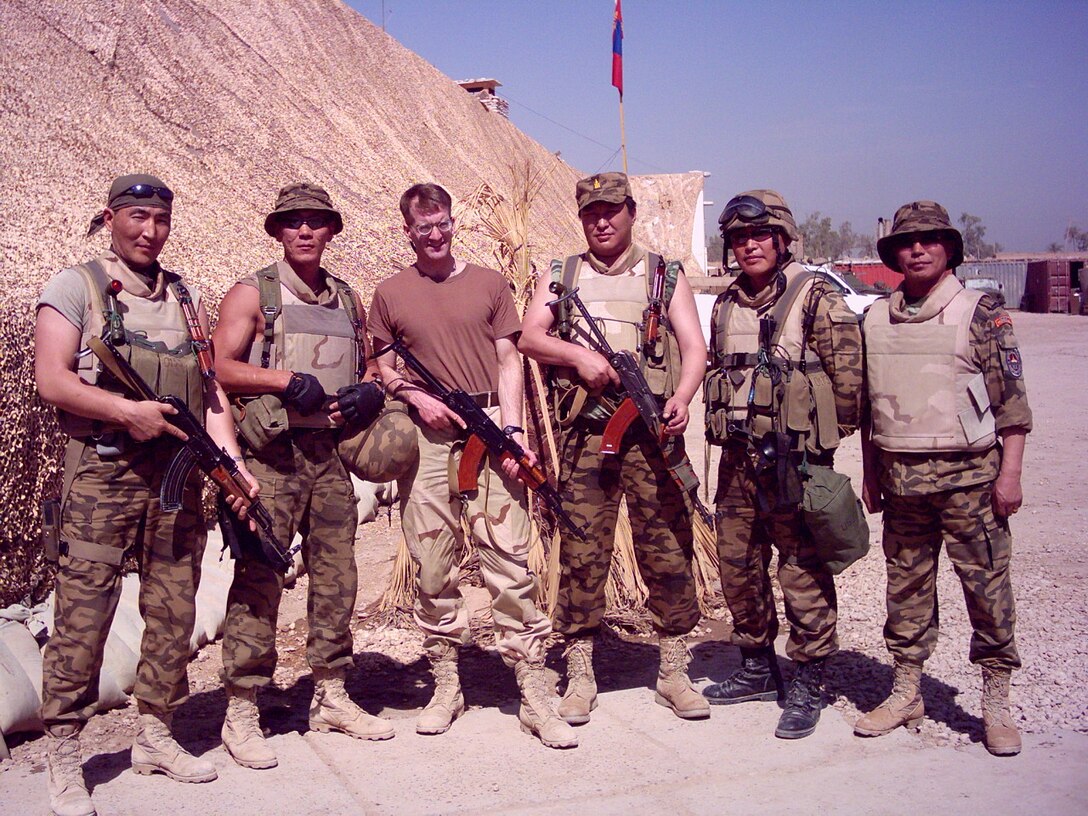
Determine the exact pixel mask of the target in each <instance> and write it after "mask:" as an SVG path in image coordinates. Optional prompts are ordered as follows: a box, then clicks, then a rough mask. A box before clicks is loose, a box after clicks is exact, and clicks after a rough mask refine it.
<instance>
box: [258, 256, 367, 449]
mask: <svg viewBox="0 0 1088 816" xmlns="http://www.w3.org/2000/svg"><path fill="white" fill-rule="evenodd" d="M279 270H280V268H279V263H274V264H271V265H269V266H267V267H265V268H264V269H262V270H261V271H260V272H258V273H257V275H256V285H257V289H258V291H259V292H260V301H261V314H262V315H264V334H263V338H262V342H261V344H260V345H259V346H258V345H257V344H256V343H254V344H253V345H252V346H251V347H250V351H249V360H248V362H249V364H250V365H255V366H260V367H261V368H275V369H277V370H281V371H300V372H303V373H306V374H313V375H314V376H315V377H317V380H318V382H320V383H321V387H322V389H324V391H325V393H326V394H329V395H330V397H329V399H328V400H327V401H326V403H325V406H324V408H328V406H329V405H330V404H331V403H333V402H335V401H336V396H335V394H336V391H337V390H338V389H340V388H343V387H344V386H346V385H351V384H352V383H356V382H359V381H360V380H362V378H363V373H364V372H365V370H366V357H365V352H364V351H363V349H364V348H365V346H364V345H363V333H364V331H365V329H364V328H363V324H362V320H361V319H360V315H359V311H358V309H357V308H356V300H355V293H354V291H353V290H352V288H351V287H350V286H349V285H348V284H347V283H345V282H344V281H342V280H340V279H339V278H336V277H333V276H332V275H329V276H328V283H329V286H331V287H332V289H333V291H334V294H335V295H336V297H335V298H334V299H330V300H329V301H328V302H327V303H325V304H319V303H307V302H305V301H304V300H302V299H301V298H300V297H298V295H296V294H295V293H294V292H293V291H291V288H290V287H289V286H287V285H286V284H283V283H282V281H281V280H280V271H279ZM252 282H253V279H252V278H251V279H249V280H247V281H243V283H250V284H252ZM248 401H249V399H247V398H243V399H242V403H243V405H244V404H245V403H246V402H248ZM287 422H288V427H291V428H334V427H336V426H335V425H334V424H333V421H332V419H331V418H330V417H329V414H328V411H327V410H319V411H315V412H314V413H313V414H310V415H309V416H303V415H302V414H300V413H298V411H296V410H295V409H294V408H291V407H288V408H287Z"/></svg>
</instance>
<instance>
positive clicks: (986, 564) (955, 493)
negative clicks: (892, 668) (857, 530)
mask: <svg viewBox="0 0 1088 816" xmlns="http://www.w3.org/2000/svg"><path fill="white" fill-rule="evenodd" d="M970 332H971V338H970V342H971V353H972V356H973V359H974V363H975V365H976V366H977V367H978V370H979V371H981V372H982V373H983V375H984V376H985V381H986V391H987V394H988V395H989V398H990V404H991V406H992V409H993V414H994V420H995V424H996V428H997V430H998V431H999V432H1000V431H1001V430H1002V429H1011V428H1019V429H1022V430H1024V431H1030V430H1031V425H1032V418H1031V409H1030V408H1029V407H1028V402H1027V390H1026V388H1025V385H1024V380H1023V372H1022V364H1021V362H1020V357H1019V349H1018V343H1017V341H1016V336H1015V335H1014V334H1013V327H1012V320H1011V318H1010V317H1009V315H1008V312H1006V311H1005V309H1004V308H1002V307H1000V306H998V305H997V303H996V302H995V301H994V300H993V299H992V298H991V297H990V296H984V297H983V298H982V300H981V301H980V302H979V305H978V307H977V308H976V310H975V313H974V316H973V318H972V321H971V327H970ZM1000 466H1001V449H1000V447H999V446H997V445H995V446H994V447H992V448H990V449H989V450H987V451H983V452H981V453H976V452H965V453H953V452H946V453H895V452H891V451H880V486H881V490H882V492H883V494H884V556H885V560H886V562H887V567H888V620H887V623H886V624H885V626H884V639H885V641H886V642H887V645H888V650H889V651H890V652H891V653H892V655H893V657H895V658H896V659H897V660H899V661H902V662H905V663H910V664H915V665H921V664H922V663H923V662H925V660H926V659H927V658H928V657H929V656H930V655H931V654H932V653H933V649H934V648H935V647H936V644H937V632H938V613H937V588H936V576H937V569H936V568H937V558H938V554H939V552H940V546H941V543H942V541H943V542H944V545H945V549H946V551H947V553H948V558H949V560H950V561H951V562H952V566H953V567H954V568H955V570H956V573H957V575H958V576H959V578H960V582H961V583H962V585H963V592H964V597H965V598H966V601H967V612H968V616H969V617H970V620H971V626H972V629H973V634H972V637H971V651H970V659H971V662H973V663H979V664H981V665H983V666H987V667H990V668H1007V669H1015V668H1019V666H1020V658H1019V655H1018V654H1017V650H1016V641H1015V638H1014V635H1013V629H1014V626H1015V622H1016V612H1015V606H1014V602H1013V592H1012V582H1011V579H1010V575H1009V558H1010V555H1011V552H1012V538H1011V535H1010V533H1009V526H1008V520H1007V519H1003V518H998V517H996V516H995V515H994V512H993V506H992V503H991V495H992V488H993V482H994V479H996V478H997V474H998V471H999V469H1000Z"/></svg>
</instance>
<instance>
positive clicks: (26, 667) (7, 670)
mask: <svg viewBox="0 0 1088 816" xmlns="http://www.w3.org/2000/svg"><path fill="white" fill-rule="evenodd" d="M41 704H42V656H41V652H40V651H39V650H38V642H37V641H36V640H34V636H33V635H31V634H30V632H29V631H28V630H27V628H26V627H25V626H24V625H23V624H21V623H17V622H15V621H0V758H3V759H7V758H8V757H9V753H8V750H7V744H6V742H5V741H4V736H5V735H7V734H14V733H17V732H19V731H41V730H42V720H41V712H40V709H41Z"/></svg>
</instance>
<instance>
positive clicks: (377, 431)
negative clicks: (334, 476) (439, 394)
mask: <svg viewBox="0 0 1088 816" xmlns="http://www.w3.org/2000/svg"><path fill="white" fill-rule="evenodd" d="M337 452H338V453H339V454H340V460H341V461H342V462H343V463H344V467H346V468H347V469H348V471H349V472H350V473H353V474H355V475H356V476H358V477H359V478H360V479H362V480H363V481H364V482H375V483H377V484H381V483H383V482H389V481H392V480H393V479H399V478H400V477H401V476H404V475H405V474H406V473H408V471H410V470H411V469H412V468H413V467H415V465H416V463H417V462H418V461H419V443H418V442H417V441H416V426H415V424H414V423H413V422H412V420H411V418H410V417H409V416H408V410H407V408H406V407H405V405H404V403H402V402H399V401H397V400H388V401H387V402H386V404H385V408H384V409H382V412H381V413H380V414H378V417H377V419H375V420H374V421H373V422H372V423H370V425H368V426H366V427H362V426H360V427H359V428H357V429H354V430H353V429H352V428H350V427H349V428H348V429H346V430H345V431H344V434H343V435H342V436H341V437H340V442H339V444H338V445H337Z"/></svg>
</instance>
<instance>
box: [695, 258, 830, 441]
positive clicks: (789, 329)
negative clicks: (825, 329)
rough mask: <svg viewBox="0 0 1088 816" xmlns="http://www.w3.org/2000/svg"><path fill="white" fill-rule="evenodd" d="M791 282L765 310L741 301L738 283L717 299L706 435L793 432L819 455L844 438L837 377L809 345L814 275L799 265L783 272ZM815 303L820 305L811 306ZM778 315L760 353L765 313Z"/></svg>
mask: <svg viewBox="0 0 1088 816" xmlns="http://www.w3.org/2000/svg"><path fill="white" fill-rule="evenodd" d="M783 274H784V275H785V278H786V287H785V290H784V291H783V292H782V294H781V295H780V296H779V297H778V299H777V300H775V301H773V302H771V303H769V304H768V305H767V308H766V310H764V311H762V312H761V311H759V310H757V309H752V308H747V307H744V306H741V305H740V304H739V303H737V300H736V293H737V291H738V289H737V286H738V285H737V284H734V285H733V286H731V287H730V288H729V289H727V290H726V291H725V292H723V293H722V295H721V296H720V297H719V298H718V301H717V303H715V304H714V312H713V316H712V328H711V354H712V357H711V366H712V368H711V370H710V372H709V373H708V374H707V378H706V383H705V399H706V406H707V412H706V421H707V438H708V439H709V440H710V441H711V442H714V443H716V444H723V443H724V442H725V441H726V440H727V439H728V438H729V437H730V436H750V437H754V438H757V439H758V438H759V437H762V436H763V435H764V434H766V433H768V432H770V431H778V432H781V433H785V432H787V431H792V432H794V434H796V435H797V437H798V445H797V448H798V449H801V448H807V449H808V450H809V451H810V452H812V453H819V452H821V451H829V450H833V449H835V448H836V447H837V446H838V443H839V431H838V416H837V413H836V409H835V393H834V390H833V388H832V385H831V379H830V378H829V377H828V376H827V373H826V372H825V371H824V370H823V367H822V366H821V364H820V358H819V356H818V355H816V354H815V353H814V352H813V351H812V350H810V349H809V348H808V346H807V342H806V341H807V338H806V337H805V325H804V324H805V317H806V315H805V308H804V307H805V304H806V302H807V300H808V299H809V293H810V292H811V290H812V287H813V284H814V280H815V277H814V275H813V274H812V273H811V272H808V271H807V270H806V269H805V268H804V267H802V266H801V265H800V264H798V263H791V264H789V265H787V266H786V268H785V269H784V270H783ZM812 308H813V309H815V308H816V304H815V303H813V304H812ZM768 316H770V317H773V318H774V321H775V328H774V329H773V336H772V338H771V347H770V348H768V349H766V350H765V353H764V354H763V355H762V356H761V354H760V319H761V318H766V317H768Z"/></svg>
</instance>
